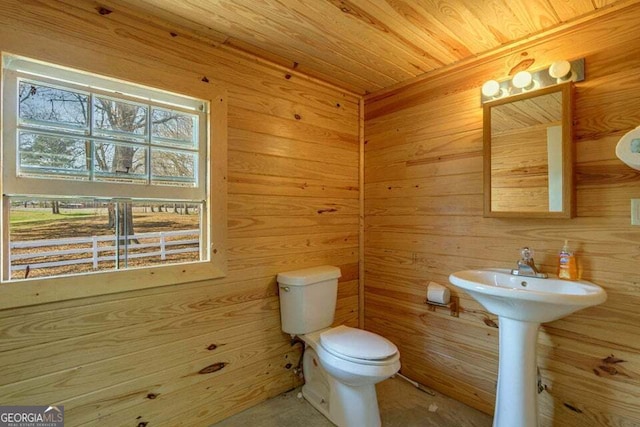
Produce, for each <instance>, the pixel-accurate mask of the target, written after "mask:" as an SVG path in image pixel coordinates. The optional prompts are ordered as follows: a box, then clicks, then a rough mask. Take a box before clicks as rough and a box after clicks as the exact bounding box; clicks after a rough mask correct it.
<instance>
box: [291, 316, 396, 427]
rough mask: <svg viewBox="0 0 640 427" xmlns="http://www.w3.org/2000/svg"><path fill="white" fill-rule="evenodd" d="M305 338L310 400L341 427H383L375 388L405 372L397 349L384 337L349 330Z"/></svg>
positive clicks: (306, 388) (305, 393)
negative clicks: (337, 342)
mask: <svg viewBox="0 0 640 427" xmlns="http://www.w3.org/2000/svg"><path fill="white" fill-rule="evenodd" d="M332 335H333V336H336V335H337V336H339V337H340V338H343V339H344V340H345V343H344V345H342V346H337V345H335V343H333V342H332V341H330V340H328V339H327V337H331V336H332ZM299 338H301V339H302V340H303V341H304V342H305V344H306V348H305V354H304V360H303V373H304V377H305V385H304V386H303V387H302V394H303V396H304V397H305V399H306V400H307V401H309V403H311V404H312V405H313V406H314V407H315V408H316V409H318V410H319V411H320V412H322V413H323V414H324V415H325V416H326V417H327V418H328V419H329V420H330V421H331V422H333V423H334V424H336V425H337V426H340V427H355V426H362V427H378V426H380V412H379V409H378V399H377V395H376V389H375V385H376V384H377V383H379V382H380V381H383V380H385V379H387V378H389V377H391V376H392V375H394V374H395V373H397V372H398V370H400V354H399V353H398V349H397V348H396V346H395V345H393V344H392V343H391V342H390V341H388V340H386V339H385V338H383V337H381V336H379V335H376V334H373V333H371V332H367V331H363V330H360V329H355V328H350V327H347V326H338V327H336V328H328V329H324V330H322V331H318V332H314V333H311V334H307V335H300V336H299ZM323 338H324V339H323ZM347 340H351V343H352V345H351V346H350V345H349V344H348V341H347ZM353 353H356V354H355V355H354V354H353ZM365 357H366V358H365Z"/></svg>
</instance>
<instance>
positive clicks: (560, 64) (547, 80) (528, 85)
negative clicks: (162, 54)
mask: <svg viewBox="0 0 640 427" xmlns="http://www.w3.org/2000/svg"><path fill="white" fill-rule="evenodd" d="M582 80H584V58H581V59H576V60H573V61H567V60H564V59H562V60H558V61H555V62H553V63H552V64H551V65H550V66H549V68H543V69H539V70H534V71H528V70H525V71H520V72H518V73H516V74H515V75H514V76H513V78H512V79H511V80H502V81H500V80H489V81H487V82H486V83H485V84H483V85H482V103H485V102H487V101H491V100H494V99H499V98H504V97H507V96H511V95H517V94H519V93H523V92H528V91H530V90H535V89H540V88H544V87H547V86H553V85H556V84H559V83H564V82H568V81H573V82H581V81H582Z"/></svg>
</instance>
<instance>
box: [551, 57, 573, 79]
mask: <svg viewBox="0 0 640 427" xmlns="http://www.w3.org/2000/svg"><path fill="white" fill-rule="evenodd" d="M549 75H550V76H551V77H553V78H554V79H556V81H557V82H558V83H562V82H566V81H568V80H570V79H571V77H572V76H573V73H572V72H571V63H570V62H569V61H565V60H561V61H556V62H554V63H553V64H551V66H550V67H549Z"/></svg>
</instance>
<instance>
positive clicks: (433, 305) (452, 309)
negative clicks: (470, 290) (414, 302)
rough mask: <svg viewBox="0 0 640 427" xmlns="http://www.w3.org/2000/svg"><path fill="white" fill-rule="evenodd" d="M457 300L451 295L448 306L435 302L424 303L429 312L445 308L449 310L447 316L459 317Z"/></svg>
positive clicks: (425, 301)
mask: <svg viewBox="0 0 640 427" xmlns="http://www.w3.org/2000/svg"><path fill="white" fill-rule="evenodd" d="M459 301H460V300H459V298H458V297H457V296H454V295H452V296H451V300H450V301H449V304H440V303H437V302H432V301H429V300H428V299H425V300H424V303H425V304H427V306H428V308H429V311H436V310H437V309H438V308H446V309H448V310H449V315H450V316H452V317H459V313H460V304H459Z"/></svg>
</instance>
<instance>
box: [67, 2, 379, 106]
mask: <svg viewBox="0 0 640 427" xmlns="http://www.w3.org/2000/svg"><path fill="white" fill-rule="evenodd" d="M60 1H63V2H64V1H67V0H60ZM109 4H110V5H114V6H115V7H114V10H116V11H118V12H122V14H126V15H128V16H129V17H130V18H133V19H135V18H140V19H144V20H145V22H146V23H148V24H149V25H152V26H154V27H157V28H161V29H162V31H166V32H167V33H169V34H171V36H172V37H174V38H176V39H178V37H181V38H193V39H194V40H196V41H198V42H201V43H205V44H208V45H209V46H210V47H213V48H216V49H217V50H218V51H222V52H225V53H226V54H232V55H236V56H241V57H244V58H246V59H248V60H250V61H251V62H253V63H258V64H262V65H266V66H269V67H270V68H274V69H277V70H281V71H284V72H285V73H286V74H293V75H296V76H298V77H302V78H304V79H306V80H309V81H311V82H313V83H317V84H320V85H323V86H326V87H328V88H330V89H333V90H337V91H341V92H346V93H347V94H348V95H350V96H353V97H355V98H356V100H355V102H357V98H359V97H360V96H361V95H362V94H363V93H364V92H365V90H366V89H365V88H369V89H370V88H371V86H372V84H375V82H373V81H371V80H368V79H366V78H364V77H362V76H361V75H356V74H353V73H350V72H349V71H346V70H343V69H339V68H337V67H336V70H335V72H336V73H337V74H338V75H340V76H343V80H340V79H331V74H327V73H317V74H316V75H311V74H310V73H303V72H301V70H299V69H298V70H296V68H297V66H296V65H295V64H296V63H295V62H294V61H292V60H290V59H288V58H285V57H281V56H278V55H275V54H271V55H270V56H269V57H266V58H265V57H262V56H261V55H260V54H256V53H255V52H251V51H250V50H247V49H244V48H243V47H242V46H236V45H234V43H233V38H232V37H230V36H229V35H225V38H224V40H222V41H221V40H220V37H214V39H213V40H212V39H211V38H210V37H208V36H207V34H208V33H206V32H203V31H198V30H196V31H194V30H193V29H192V28H190V27H187V26H185V25H191V26H196V27H198V28H201V27H203V25H202V24H200V23H199V22H197V21H194V20H191V19H181V17H180V16H178V15H177V14H175V13H174V12H172V11H170V10H167V9H165V8H162V7H159V6H158V7H156V6H154V13H155V11H156V10H157V11H158V12H159V15H160V17H161V21H159V20H158V19H157V18H156V17H155V16H154V15H153V14H150V13H148V12H147V11H146V10H145V9H143V8H142V7H141V6H139V5H138V4H136V5H130V4H128V3H126V2H122V1H121V0H109ZM143 4H146V3H144V2H143ZM72 5H73V6H76V5H77V2H73V4H72ZM169 16H175V17H176V20H177V21H179V22H177V23H176V22H173V20H168V19H167V18H164V17H169ZM204 27H205V28H207V29H209V28H210V27H208V26H204ZM212 31H214V32H216V33H218V32H217V31H215V30H212ZM220 34H221V33H220ZM212 41H213V44H212ZM254 49H255V47H254ZM325 65H327V66H330V65H331V64H327V63H325ZM345 75H349V76H350V79H349V80H347V84H345V81H344V80H346V79H344V76H345Z"/></svg>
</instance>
